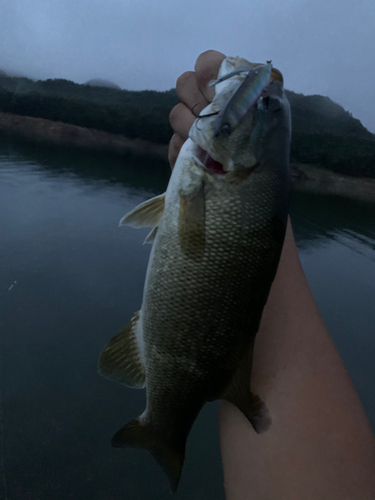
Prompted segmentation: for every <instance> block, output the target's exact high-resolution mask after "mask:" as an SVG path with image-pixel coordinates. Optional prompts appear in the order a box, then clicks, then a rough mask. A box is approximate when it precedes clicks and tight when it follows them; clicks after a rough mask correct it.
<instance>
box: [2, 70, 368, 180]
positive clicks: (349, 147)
mask: <svg viewBox="0 0 375 500" xmlns="http://www.w3.org/2000/svg"><path fill="white" fill-rule="evenodd" d="M286 92H287V96H288V98H289V101H290V104H291V110H292V125H293V138H292V147H291V161H292V162H296V163H309V164H316V165H320V166H322V167H324V168H328V169H330V170H332V171H334V172H337V173H342V174H347V175H352V176H366V177H373V178H375V135H374V134H371V133H370V132H369V131H368V130H367V129H366V128H365V127H364V126H363V125H362V124H361V122H360V121H359V120H356V119H354V118H353V117H352V116H351V114H350V113H349V112H348V111H345V110H344V109H343V108H342V107H341V106H339V105H338V104H336V103H334V102H333V101H332V100H331V99H329V98H328V97H323V96H318V95H315V96H304V95H302V94H296V93H294V92H291V91H286ZM177 102H178V99H177V95H176V92H175V90H174V89H171V90H169V91H167V92H156V91H153V90H147V91H135V92H134V91H128V90H118V89H114V88H106V87H94V86H90V85H78V84H76V83H73V82H70V81H68V80H62V79H57V80H45V81H37V82H35V81H33V80H30V79H28V78H16V77H8V76H6V75H4V74H0V110H2V111H5V112H9V113H16V114H19V115H26V116H33V117H38V118H47V119H50V120H55V121H61V122H66V123H72V124H74V125H80V126H82V127H88V128H94V129H98V130H104V131H106V132H111V133H116V134H123V135H125V136H127V137H130V138H136V137H139V138H141V139H147V140H149V141H153V142H158V143H164V144H166V143H168V142H169V140H170V137H171V135H172V129H171V127H170V125H169V121H168V117H169V113H170V111H171V109H172V108H173V106H175V104H177Z"/></svg>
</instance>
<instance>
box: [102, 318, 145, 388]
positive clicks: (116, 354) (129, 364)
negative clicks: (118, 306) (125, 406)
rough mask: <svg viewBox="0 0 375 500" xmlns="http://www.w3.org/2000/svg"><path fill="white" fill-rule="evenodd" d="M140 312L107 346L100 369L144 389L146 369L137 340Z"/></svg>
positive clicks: (104, 375)
mask: <svg viewBox="0 0 375 500" xmlns="http://www.w3.org/2000/svg"><path fill="white" fill-rule="evenodd" d="M138 321H139V312H137V313H136V314H135V315H134V317H133V318H132V320H131V321H130V323H128V324H127V325H126V326H125V327H124V328H123V329H122V330H120V331H119V332H118V333H117V335H115V336H114V337H113V338H112V339H111V340H110V341H109V342H108V344H107V345H106V346H105V348H104V349H103V352H102V353H101V355H100V358H99V363H98V371H99V373H100V375H103V377H107V378H109V379H111V380H115V381H116V382H120V383H121V384H125V385H127V386H128V387H134V388H137V389H142V388H143V387H145V385H146V370H145V367H144V364H143V361H142V359H141V355H140V348H139V345H138V341H137V324H138Z"/></svg>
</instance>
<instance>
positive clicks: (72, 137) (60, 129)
mask: <svg viewBox="0 0 375 500" xmlns="http://www.w3.org/2000/svg"><path fill="white" fill-rule="evenodd" d="M1 133H2V134H4V135H7V136H9V137H14V138H21V139H27V140H31V141H33V142H36V143H44V144H54V145H56V146H66V147H76V148H79V149H83V150H89V151H104V152H111V153H117V154H122V153H127V152H129V151H132V152H134V153H136V154H145V155H147V154H150V155H156V156H161V157H163V158H167V156H168V145H167V144H157V143H154V142H151V141H146V140H144V139H138V138H137V139H129V138H128V137H125V136H123V135H120V134H111V133H109V132H104V131H102V130H95V129H91V128H85V127H79V126H78V125H72V124H70V123H63V122H55V121H52V120H47V119H45V118H33V117H31V116H22V115H16V114H12V113H3V112H1V111H0V134H1Z"/></svg>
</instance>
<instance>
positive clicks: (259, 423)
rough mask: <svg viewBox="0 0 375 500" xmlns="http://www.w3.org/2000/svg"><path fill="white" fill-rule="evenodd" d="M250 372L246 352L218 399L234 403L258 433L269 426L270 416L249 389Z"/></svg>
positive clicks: (257, 397)
mask: <svg viewBox="0 0 375 500" xmlns="http://www.w3.org/2000/svg"><path fill="white" fill-rule="evenodd" d="M250 374H251V363H250V362H249V355H248V354H246V355H245V356H244V357H243V359H242V360H241V362H240V364H239V367H238V368H237V370H236V372H235V373H234V375H233V377H232V380H231V381H230V383H229V385H228V386H227V387H226V388H225V390H224V392H223V393H222V394H221V395H220V399H225V400H226V401H229V402H230V403H232V404H234V406H236V407H237V408H238V409H239V410H240V411H241V412H242V413H243V414H244V415H245V417H246V418H247V419H248V420H249V422H250V423H251V425H252V426H253V428H254V430H255V432H256V433H258V434H260V433H261V432H264V431H266V430H267V429H268V428H269V426H270V425H271V418H270V417H269V413H268V409H267V407H266V405H265V404H264V403H263V401H262V400H261V399H260V398H259V396H256V395H255V394H253V393H252V392H251V391H250Z"/></svg>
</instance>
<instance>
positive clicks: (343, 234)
mask: <svg viewBox="0 0 375 500" xmlns="http://www.w3.org/2000/svg"><path fill="white" fill-rule="evenodd" d="M168 177H169V168H168V165H167V164H165V163H163V162H161V161H160V160H154V159H150V158H145V159H139V158H136V157H132V156H129V157H128V158H123V159H114V158H109V159H108V158H106V157H105V156H100V155H88V154H78V153H69V152H66V151H62V150H48V149H46V148H43V147H35V146H33V147H31V146H25V145H23V146H21V145H19V144H16V143H9V141H6V140H4V139H2V140H0V217H1V222H0V228H1V232H0V235H1V236H0V238H1V239H0V296H1V299H0V328H1V335H0V498H4V499H6V500H15V499H22V500H24V499H27V500H47V499H48V500H50V499H54V500H55V499H64V500H65V499H68V498H71V499H77V500H86V499H90V500H117V499H127V500H133V499H134V500H144V499H147V500H151V499H152V500H163V499H165V498H168V497H171V494H170V490H169V484H168V481H167V479H166V476H165V475H164V473H163V472H162V471H161V469H159V466H158V465H157V464H156V462H155V461H154V460H153V458H152V457H151V456H150V455H149V454H148V453H146V452H144V451H142V450H136V449H128V450H119V449H114V448H112V447H111V446H110V439H111V437H112V435H113V434H114V432H116V431H117V430H118V429H119V428H120V427H121V426H122V425H123V424H124V423H125V422H126V421H128V420H130V419H132V418H134V417H135V416H137V415H139V414H140V413H141V412H142V411H143V409H144V391H135V390H131V389H127V388H125V387H122V386H120V385H119V384H116V383H112V382H110V381H108V380H106V379H104V378H102V377H100V376H99V375H98V374H97V372H96V364H97V360H98V356H99V354H100V352H101V350H102V348H103V346H104V345H105V343H106V342H107V341H108V340H109V339H110V338H111V336H113V335H114V334H115V333H116V332H117V331H118V330H119V329H120V328H121V327H123V326H124V325H125V324H126V323H127V322H128V321H129V319H130V317H131V316H132V314H133V313H134V311H137V310H138V309H139V306H140V303H141V295H142V288H143V282H144V277H145V272H146V265H147V261H148V255H149V251H150V245H145V246H142V242H143V240H144V238H145V236H146V234H147V233H148V229H145V230H134V229H131V228H127V227H122V228H118V221H119V220H120V218H121V217H122V216H123V215H124V214H125V213H126V212H127V211H129V210H130V209H131V208H133V207H134V206H135V205H137V204H138V203H139V202H141V201H142V200H145V199H147V198H150V197H151V196H152V195H154V194H158V193H161V192H162V191H163V190H164V189H165V187H166V185H167V182H168ZM374 214H375V207H374V206H371V205H366V204H361V203H357V202H353V201H348V200H344V199H340V198H334V197H327V196H325V197H323V196H317V195H307V194H295V195H294V198H293V205H292V222H293V225H294V230H295V234H296V238H297V242H298V247H299V250H300V255H301V260H302V263H303V267H304V269H305V272H306V274H307V277H308V280H309V283H310V285H311V288H312V290H313V293H314V296H315V298H316V301H317V303H318V306H319V308H320V311H321V313H322V315H323V318H324V320H325V322H326V324H327V326H328V329H329V330H330V332H331V334H332V337H333V339H334V341H335V343H336V345H337V346H338V348H339V350H340V352H341V355H342V357H343V359H344V361H345V363H346V366H347V368H348V370H349V372H350V374H351V377H352V379H353V381H354V384H355V386H356V388H357V391H358V393H359V396H360V398H361V400H362V402H363V405H364V407H365V410H366V413H367V415H368V417H369V419H370V421H371V423H372V426H373V428H375V398H374V381H375V363H374V354H375V326H374V325H375V307H374V306H375V216H374ZM15 281H17V283H16V284H15V285H14V286H13V288H11V289H10V290H9V291H7V290H8V288H9V287H10V286H11V284H12V283H14V282H15ZM217 413H218V404H217V403H214V404H209V405H206V406H205V408H204V409H203V411H202V412H201V414H200V416H199V418H198V420H197V422H196V424H195V425H194V428H193V430H192V432H191V434H190V437H189V440H188V446H187V454H186V462H185V466H184V470H183V474H182V480H181V483H180V487H179V490H178V492H177V494H176V495H175V497H174V498H176V499H177V500H179V499H193V498H194V499H195V500H199V499H215V500H216V499H223V498H224V491H223V486H222V472H221V462H220V450H219V444H218V422H217Z"/></svg>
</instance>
